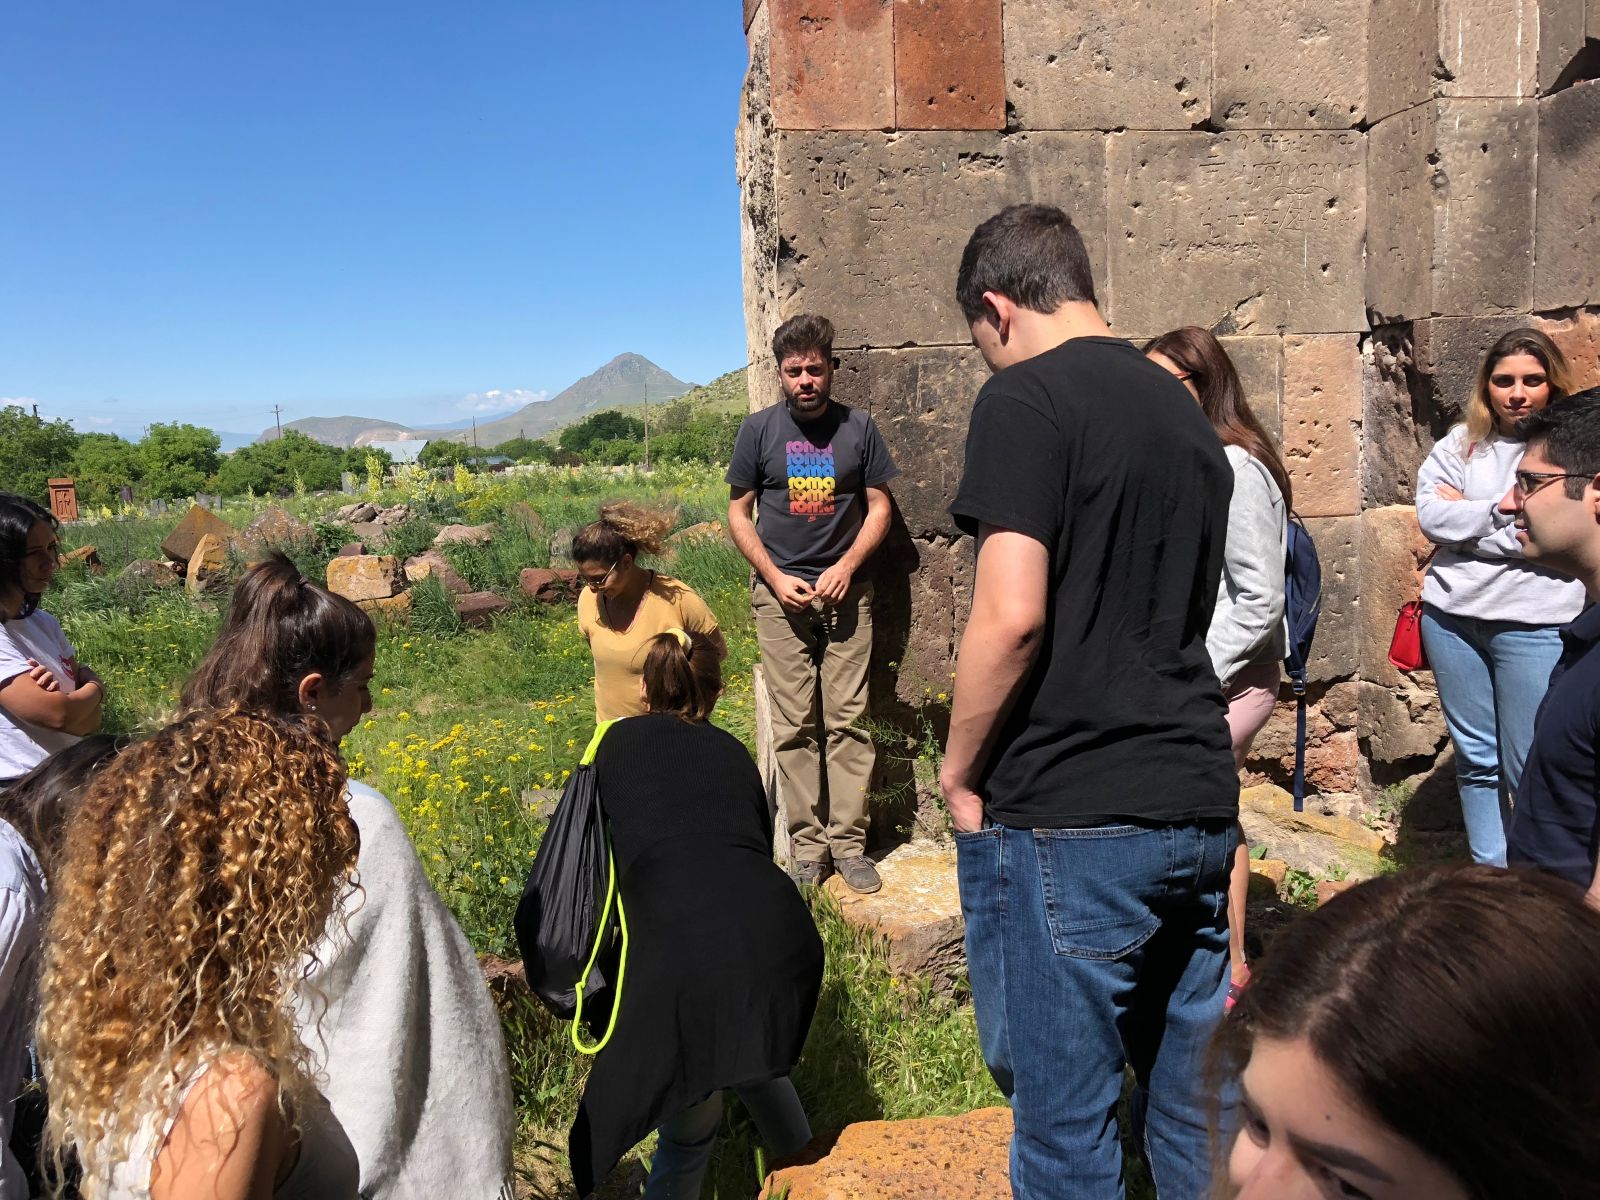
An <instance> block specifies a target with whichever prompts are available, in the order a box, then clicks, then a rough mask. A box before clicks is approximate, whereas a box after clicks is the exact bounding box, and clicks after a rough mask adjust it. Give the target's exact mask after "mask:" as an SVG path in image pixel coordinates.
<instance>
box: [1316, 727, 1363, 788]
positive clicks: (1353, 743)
mask: <svg viewBox="0 0 1600 1200" xmlns="http://www.w3.org/2000/svg"><path fill="white" fill-rule="evenodd" d="M1306 784H1307V786H1308V787H1309V788H1310V789H1311V790H1312V791H1314V792H1318V793H1324V794H1325V793H1328V792H1355V791H1359V790H1360V786H1361V746H1360V742H1359V740H1358V739H1357V737H1356V734H1355V731H1354V730H1352V729H1345V730H1340V731H1339V732H1337V733H1332V734H1329V735H1328V736H1327V737H1326V738H1324V739H1322V741H1320V742H1318V743H1316V745H1313V746H1307V747H1306Z"/></svg>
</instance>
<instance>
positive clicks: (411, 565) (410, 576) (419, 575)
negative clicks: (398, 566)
mask: <svg viewBox="0 0 1600 1200" xmlns="http://www.w3.org/2000/svg"><path fill="white" fill-rule="evenodd" d="M405 572H406V580H407V582H409V583H421V582H422V581H423V580H424V579H436V580H438V581H439V585H440V586H441V587H443V588H444V590H445V591H447V592H454V593H455V594H456V595H458V596H463V595H465V594H466V593H468V592H470V591H471V590H472V585H471V584H470V583H468V582H467V581H466V580H465V579H463V578H461V575H460V573H459V572H458V571H457V570H456V569H455V568H454V567H453V566H451V565H450V560H449V559H447V558H446V557H445V556H444V555H442V554H440V553H439V552H438V551H437V550H425V551H423V552H422V553H421V554H418V555H416V556H415V557H413V558H408V559H406V565H405Z"/></svg>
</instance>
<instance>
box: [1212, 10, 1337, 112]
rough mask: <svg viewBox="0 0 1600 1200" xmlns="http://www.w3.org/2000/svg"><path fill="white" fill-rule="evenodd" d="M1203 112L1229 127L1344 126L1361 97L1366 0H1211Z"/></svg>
mask: <svg viewBox="0 0 1600 1200" xmlns="http://www.w3.org/2000/svg"><path fill="white" fill-rule="evenodd" d="M1215 11H1216V38H1215V45H1216V55H1217V61H1216V72H1217V78H1216V82H1215V84H1214V85H1213V86H1212V97H1211V114H1212V119H1213V121H1214V122H1216V123H1217V124H1219V125H1222V126H1226V127H1231V128H1235V129H1350V128H1352V127H1354V126H1356V125H1359V124H1360V123H1361V120H1362V116H1363V114H1364V113H1365V111H1366V100H1367V71H1366V61H1367V13H1368V4H1367V2H1366V0H1290V2H1289V3H1288V4H1285V5H1281V6H1279V7H1278V9H1277V10H1276V11H1275V12H1274V13H1273V14H1272V15H1271V17H1267V16H1266V14H1264V13H1263V12H1262V10H1261V9H1260V8H1259V7H1257V6H1256V5H1255V4H1253V3H1251V2H1250V0H1218V3H1217V5H1216V10H1215Z"/></svg>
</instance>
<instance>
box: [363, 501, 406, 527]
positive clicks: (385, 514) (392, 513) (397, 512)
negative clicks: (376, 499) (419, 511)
mask: <svg viewBox="0 0 1600 1200" xmlns="http://www.w3.org/2000/svg"><path fill="white" fill-rule="evenodd" d="M372 519H373V520H374V521H375V522H376V523H377V524H379V525H403V524H404V523H405V522H407V521H409V520H411V506H410V505H409V504H395V505H391V506H390V507H389V508H380V509H379V510H378V515H377V516H375V517H373V518H372Z"/></svg>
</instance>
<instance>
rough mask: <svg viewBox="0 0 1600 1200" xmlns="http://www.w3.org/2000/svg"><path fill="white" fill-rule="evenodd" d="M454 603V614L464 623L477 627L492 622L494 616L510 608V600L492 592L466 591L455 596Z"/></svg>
mask: <svg viewBox="0 0 1600 1200" xmlns="http://www.w3.org/2000/svg"><path fill="white" fill-rule="evenodd" d="M455 603H456V615H457V616H458V617H460V618H461V620H462V621H463V622H465V623H466V624H468V625H471V626H474V627H476V628H479V629H481V628H483V627H485V626H487V625H490V624H492V623H493V622H494V619H495V618H496V617H498V616H499V615H500V614H501V613H503V612H507V611H509V610H510V608H511V601H509V600H507V599H506V598H505V597H504V596H497V595H495V594H494V593H493V592H468V593H467V594H466V595H465V596H457V597H456V598H455Z"/></svg>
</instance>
